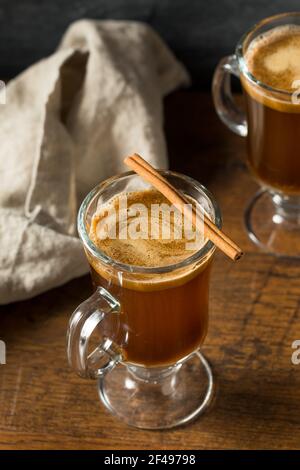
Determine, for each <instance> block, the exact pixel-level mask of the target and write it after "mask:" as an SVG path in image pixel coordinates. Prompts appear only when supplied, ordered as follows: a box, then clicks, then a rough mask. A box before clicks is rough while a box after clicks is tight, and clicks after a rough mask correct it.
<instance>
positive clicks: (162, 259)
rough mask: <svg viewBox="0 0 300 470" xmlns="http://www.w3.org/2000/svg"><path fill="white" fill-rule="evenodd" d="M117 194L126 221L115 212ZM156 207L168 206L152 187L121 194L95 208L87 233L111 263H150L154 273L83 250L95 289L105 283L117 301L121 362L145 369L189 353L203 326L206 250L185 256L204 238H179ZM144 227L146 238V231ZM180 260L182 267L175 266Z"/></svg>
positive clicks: (173, 224)
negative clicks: (203, 254)
mask: <svg viewBox="0 0 300 470" xmlns="http://www.w3.org/2000/svg"><path fill="white" fill-rule="evenodd" d="M124 195H126V204H127V218H126V220H125V221H124V220H123V219H122V220H121V218H120V217H119V216H118V214H119V212H118V211H119V209H120V206H121V205H122V204H123V199H124ZM122 198H123V199H122ZM194 203H195V202H194ZM135 204H142V206H143V207H142V209H143V210H142V209H141V210H140V211H137V210H136V209H132V208H133V207H136V206H134V205H135ZM161 204H166V205H167V206H170V203H169V202H168V201H167V200H166V199H165V198H164V196H163V195H161V194H160V193H159V192H158V191H156V190H144V191H137V192H129V193H127V194H126V193H123V194H121V195H120V196H116V197H114V198H113V199H111V200H110V201H108V202H106V203H105V204H104V205H102V206H100V208H99V210H97V213H96V214H95V215H94V216H93V218H92V221H91V226H90V231H89V236H90V238H91V240H92V241H93V243H94V244H95V245H96V246H97V248H98V249H99V250H100V251H101V252H103V253H104V254H105V255H107V256H108V257H109V258H110V260H113V261H114V262H118V263H123V264H125V265H126V266H127V267H129V266H133V267H137V266H139V267H141V268H155V273H151V272H149V271H148V272H146V273H145V272H143V273H141V274H140V275H139V274H138V273H137V272H135V273H134V276H133V275H131V274H130V270H128V269H127V270H123V269H121V268H120V267H117V266H116V267H114V266H113V263H112V262H110V263H109V264H106V263H104V262H102V261H100V260H99V261H96V260H95V258H92V257H91V256H90V255H89V253H88V252H87V256H88V259H89V262H90V265H91V272H92V278H93V283H94V286H95V287H97V286H102V287H104V288H105V289H107V290H108V291H109V292H110V293H111V294H112V295H113V296H115V297H116V298H118V299H119V301H120V304H121V315H120V318H121V327H120V329H121V335H122V337H123V338H125V339H124V340H123V346H122V347H123V351H122V352H123V355H124V356H125V360H126V361H127V362H129V363H133V364H136V365H142V366H147V367H159V366H166V365H171V364H174V363H176V361H177V360H179V359H182V358H183V357H185V356H187V355H188V354H190V353H192V352H193V351H195V350H196V349H197V348H199V346H200V345H201V344H202V342H203V341H204V338H205V336H206V332H207V325H208V288H209V275H210V266H211V260H212V251H210V253H209V255H207V257H206V258H205V257H204V259H203V258H201V261H198V262H191V261H190V260H189V261H187V260H188V258H190V257H191V256H193V255H195V254H196V253H197V252H198V251H199V250H200V249H201V247H202V246H203V244H204V243H205V242H206V241H205V240H203V239H202V238H201V237H200V238H201V239H199V240H198V239H197V237H196V235H195V238H194V239H193V238H191V236H190V235H189V236H188V237H187V236H185V231H184V224H182V226H180V225H179V224H178V220H176V217H175V216H172V214H171V216H170V219H169V220H170V223H169V224H168V218H167V219H166V220H164V219H163V217H162V212H158V213H157V212H155V211H154V213H153V212H151V211H152V210H153V206H154V208H156V209H157V207H158V206H160V205H161ZM144 208H146V212H147V213H145V209H144ZM116 214H117V215H116ZM147 214H148V216H147ZM151 214H152V216H151ZM166 225H168V226H169V228H170V233H169V236H167V235H168V232H167V231H164V230H165V229H166V230H167V228H168V227H167V226H166ZM147 231H148V235H149V234H150V235H151V234H152V237H151V236H150V237H149V236H148V237H147V236H146V235H147V233H146V232H147ZM128 232H130V233H128ZM136 233H138V234H139V236H137V235H136ZM108 234H109V235H110V236H107V235H108ZM120 235H121V236H120ZM191 242H192V244H190V245H188V244H189V243H191ZM193 243H194V244H193ZM187 246H188V248H187ZM184 261H187V263H186V266H181V267H180V268H178V269H177V268H176V265H177V264H178V263H184ZM170 266H172V269H168V267H170ZM159 269H160V271H161V273H160V274H159V273H157V271H158V270H159ZM164 270H165V271H166V272H164Z"/></svg>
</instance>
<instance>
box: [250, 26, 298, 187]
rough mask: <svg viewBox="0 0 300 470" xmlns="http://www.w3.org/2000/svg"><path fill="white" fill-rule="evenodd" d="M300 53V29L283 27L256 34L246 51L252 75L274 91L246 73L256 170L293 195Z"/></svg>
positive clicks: (262, 178)
mask: <svg viewBox="0 0 300 470" xmlns="http://www.w3.org/2000/svg"><path fill="white" fill-rule="evenodd" d="M299 57H300V27H299V26H294V25H290V26H278V27H276V28H273V29H271V30H269V31H268V32H266V33H264V34H262V35H259V36H258V37H257V38H255V39H254V40H253V41H252V42H251V43H250V45H249V46H248V48H247V51H246V54H245V59H246V63H247V67H248V69H249V71H250V72H251V74H252V75H253V76H254V77H255V79H256V80H259V81H260V82H262V83H263V84H265V85H268V86H269V87H271V89H269V90H267V89H265V91H262V90H263V89H262V87H257V86H256V85H255V84H254V83H253V82H250V80H248V79H247V78H246V77H244V76H243V75H242V76H241V79H242V83H243V88H244V91H245V97H246V104H247V117H248V139H247V140H248V158H249V164H250V168H251V170H252V171H253V172H254V174H255V176H256V177H257V178H258V179H259V180H260V181H261V182H262V184H263V185H264V186H266V187H268V188H270V189H274V190H279V191H281V192H283V193H285V194H291V195H292V194H295V195H298V194H300V104H297V103H295V102H293V101H292V99H291V94H292V93H293V92H294V91H295V80H300V59H299ZM296 89H298V90H299V89H300V82H299V84H298V86H297V87H296ZM275 90H281V92H279V93H276V92H275ZM298 96H299V95H298Z"/></svg>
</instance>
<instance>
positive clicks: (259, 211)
mask: <svg viewBox="0 0 300 470" xmlns="http://www.w3.org/2000/svg"><path fill="white" fill-rule="evenodd" d="M244 221H245V226H246V230H247V233H248V236H249V238H250V239H251V240H252V242H253V243H255V245H257V246H259V247H260V248H261V249H262V250H263V251H265V252H267V253H270V254H273V255H276V256H283V257H291V258H300V198H299V197H298V196H295V197H289V196H283V195H280V194H277V193H272V192H269V191H268V190H264V189H261V190H259V191H258V192H257V193H256V194H255V195H254V196H253V198H252V199H251V201H250V202H249V204H248V206H247V208H246V210H245V215H244Z"/></svg>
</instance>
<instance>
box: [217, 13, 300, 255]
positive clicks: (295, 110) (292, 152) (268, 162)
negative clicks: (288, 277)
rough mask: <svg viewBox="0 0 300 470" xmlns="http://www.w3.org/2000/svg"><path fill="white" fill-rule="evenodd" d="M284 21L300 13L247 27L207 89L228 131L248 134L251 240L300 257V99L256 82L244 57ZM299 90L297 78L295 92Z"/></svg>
mask: <svg viewBox="0 0 300 470" xmlns="http://www.w3.org/2000/svg"><path fill="white" fill-rule="evenodd" d="M285 25H297V26H299V27H300V13H284V14H280V15H276V16H272V17H270V18H267V19H264V20H262V21H261V22H259V23H258V24H256V25H255V26H254V27H253V28H252V29H251V30H250V31H248V32H247V33H246V34H245V35H244V36H243V37H242V39H241V40H240V41H239V43H238V45H237V47H236V50H235V54H233V55H230V56H228V57H225V58H223V59H222V60H221V62H220V63H219V64H218V66H217V68H216V70H215V73H214V77H213V85H212V92H213V99H214V104H215V108H216V111H217V113H218V115H219V117H220V119H221V120H222V121H223V122H224V123H225V124H226V125H227V126H228V127H229V129H231V130H232V131H233V132H235V133H236V134H238V135H240V136H243V137H247V147H248V152H247V153H248V166H249V168H250V171H251V172H252V174H253V175H254V178H255V179H256V181H257V182H258V184H259V185H260V186H261V189H260V190H259V191H258V192H257V193H256V194H255V195H254V196H253V198H252V200H251V201H250V202H249V204H248V206H247V208H246V210H245V225H246V229H247V232H248V235H249V237H250V239H251V240H252V241H253V242H254V243H255V244H257V245H258V246H259V247H260V248H262V249H263V250H264V251H267V252H269V253H272V254H275V255H279V256H292V257H299V256H300V158H299V155H300V144H299V142H300V140H299V136H300V100H299V98H297V97H296V96H295V92H287V91H283V90H279V89H275V88H272V87H270V86H268V85H267V84H265V83H262V82H261V81H259V80H258V79H257V78H256V77H255V76H253V75H252V74H251V72H250V71H249V69H248V67H247V62H246V59H245V54H246V52H247V50H248V47H249V46H250V44H251V43H252V41H253V40H254V39H255V38H257V37H258V36H259V35H261V34H263V33H265V32H267V31H269V30H271V29H273V28H276V27H278V26H285ZM231 75H234V76H236V77H238V78H239V79H240V81H241V84H242V89H243V94H244V98H245V104H246V112H244V111H243V110H242V109H240V108H239V107H238V106H237V104H236V103H235V101H234V98H233V96H232V93H231V84H230V80H231ZM299 79H300V77H299ZM296 85H297V84H296V83H295V84H294V86H296ZM299 89H300V80H299V83H298V95H299ZM296 93H297V91H296Z"/></svg>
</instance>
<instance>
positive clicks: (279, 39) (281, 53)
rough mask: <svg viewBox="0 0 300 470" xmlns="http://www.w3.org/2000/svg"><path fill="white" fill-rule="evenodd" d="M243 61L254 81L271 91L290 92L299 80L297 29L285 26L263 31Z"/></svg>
mask: <svg viewBox="0 0 300 470" xmlns="http://www.w3.org/2000/svg"><path fill="white" fill-rule="evenodd" d="M245 58H246V61H247V65H248V68H249V70H250V72H251V73H252V75H254V77H255V78H257V79H258V80H260V81H261V82H263V83H265V84H266V85H269V86H271V87H273V88H277V89H281V90H286V91H293V90H294V89H295V81H296V80H300V27H299V26H296V25H286V26H279V27H277V28H274V29H272V30H270V31H267V32H266V33H264V34H262V35H260V36H259V37H257V38H255V39H254V40H253V41H252V43H251V44H250V46H249V47H248V50H247V52H246V55H245ZM298 88H299V86H298Z"/></svg>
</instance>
